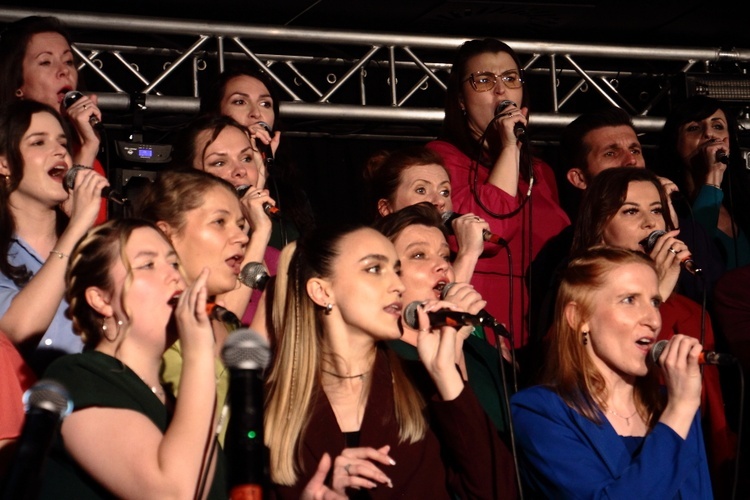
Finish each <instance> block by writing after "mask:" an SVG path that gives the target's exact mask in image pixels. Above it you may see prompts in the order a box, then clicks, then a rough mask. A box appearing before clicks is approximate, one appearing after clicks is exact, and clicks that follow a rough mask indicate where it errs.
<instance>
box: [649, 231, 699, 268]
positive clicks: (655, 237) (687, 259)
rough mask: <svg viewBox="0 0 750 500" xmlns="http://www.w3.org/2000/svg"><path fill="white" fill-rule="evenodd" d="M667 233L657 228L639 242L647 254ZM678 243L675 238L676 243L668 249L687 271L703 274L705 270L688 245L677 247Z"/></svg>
mask: <svg viewBox="0 0 750 500" xmlns="http://www.w3.org/2000/svg"><path fill="white" fill-rule="evenodd" d="M666 234H667V232H666V231H663V230H661V229H657V230H655V231H652V232H651V233H650V234H649V235H648V236H647V237H646V238H644V239H642V240H641V241H639V242H638V244H640V245H641V246H642V247H643V249H644V250H645V252H646V253H647V254H651V252H652V251H653V250H654V248H655V247H656V244H657V242H658V241H659V240H660V238H661V237H662V236H665V235H666ZM665 241H666V240H665ZM677 243H678V242H677V241H676V240H675V243H672V244H671V245H670V246H669V247H668V250H667V251H668V252H670V253H671V254H673V255H674V257H675V258H676V259H678V260H679V262H680V266H681V267H682V268H683V269H685V270H686V271H688V272H689V273H690V274H693V275H701V274H703V270H702V269H701V268H700V267H698V266H697V265H696V263H695V262H694V261H693V258H692V255H691V254H690V251H689V250H688V248H687V246H685V248H675V247H676V246H677ZM679 243H681V242H679ZM680 254H683V255H682V256H680Z"/></svg>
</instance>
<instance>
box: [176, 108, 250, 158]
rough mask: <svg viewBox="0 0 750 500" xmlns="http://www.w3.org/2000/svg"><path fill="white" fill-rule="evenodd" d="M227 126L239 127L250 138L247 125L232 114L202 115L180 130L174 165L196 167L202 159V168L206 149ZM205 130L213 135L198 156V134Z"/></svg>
mask: <svg viewBox="0 0 750 500" xmlns="http://www.w3.org/2000/svg"><path fill="white" fill-rule="evenodd" d="M227 127H234V128H236V129H239V130H240V131H242V133H243V134H245V135H246V136H247V137H248V141H249V140H250V133H249V132H248V130H247V127H245V126H244V125H242V124H241V123H239V122H238V121H236V120H235V119H234V118H232V117H230V116H226V115H220V114H214V113H210V114H204V115H200V116H198V117H196V118H194V119H193V120H191V121H190V123H188V125H187V126H185V127H184V128H182V129H181V130H180V131H179V133H178V135H177V138H176V140H175V143H174V149H173V150H172V165H173V166H174V167H176V168H179V169H182V168H195V164H196V160H200V164H201V170H202V169H203V168H202V165H203V155H205V153H206V149H207V148H208V146H210V145H211V143H213V142H214V141H215V140H216V138H217V137H219V134H221V132H222V131H223V130H224V129H225V128H227ZM205 131H210V132H211V135H210V137H209V140H208V142H207V143H206V144H205V145H204V146H203V148H202V149H201V151H200V157H198V151H197V147H198V136H199V135H200V134H202V133H203V132H205Z"/></svg>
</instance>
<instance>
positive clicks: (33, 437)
mask: <svg viewBox="0 0 750 500" xmlns="http://www.w3.org/2000/svg"><path fill="white" fill-rule="evenodd" d="M23 404H24V406H25V408H26V417H25V420H24V424H23V429H22V430H21V436H20V438H19V439H18V448H17V449H16V453H15V455H14V458H13V460H12V461H11V462H10V463H11V465H10V468H9V469H8V474H7V475H6V476H5V482H4V485H3V489H2V495H1V496H0V498H2V499H3V500H10V499H24V500H25V499H29V500H31V499H34V498H37V495H38V488H39V483H40V478H41V477H42V474H43V469H44V466H45V462H46V459H47V454H48V453H49V449H50V447H51V446H52V441H53V439H54V437H55V435H56V433H57V430H58V425H59V423H60V421H61V420H62V419H63V418H65V417H66V416H68V415H69V414H70V412H71V411H73V400H72V399H71V398H70V395H69V394H68V391H67V389H66V388H65V387H63V386H62V385H61V384H59V383H58V382H55V381H53V380H48V379H42V380H40V381H39V382H37V383H36V384H34V385H33V386H31V388H29V390H27V391H26V392H25V393H24V395H23Z"/></svg>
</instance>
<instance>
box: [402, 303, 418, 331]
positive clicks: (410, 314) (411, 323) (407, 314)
mask: <svg viewBox="0 0 750 500" xmlns="http://www.w3.org/2000/svg"><path fill="white" fill-rule="evenodd" d="M420 304H421V302H420V301H418V300H415V301H414V302H410V303H409V305H407V306H406V308H405V309H404V323H406V326H408V327H409V328H412V329H414V330H418V329H419V317H417V308H418V307H419V305H420Z"/></svg>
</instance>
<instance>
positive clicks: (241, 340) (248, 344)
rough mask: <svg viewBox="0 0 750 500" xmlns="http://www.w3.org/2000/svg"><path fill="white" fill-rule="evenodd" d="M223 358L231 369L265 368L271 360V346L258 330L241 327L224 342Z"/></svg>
mask: <svg viewBox="0 0 750 500" xmlns="http://www.w3.org/2000/svg"><path fill="white" fill-rule="evenodd" d="M221 359H222V361H223V362H224V365H225V366H226V367H227V368H230V369H240V370H265V369H266V367H267V366H268V363H269V361H270V360H271V348H270V347H269V345H268V342H266V339H264V338H263V337H261V335H260V334H259V333H258V332H256V331H255V330H251V329H249V328H241V329H239V330H236V331H235V332H233V333H231V334H230V335H229V338H227V340H226V342H224V347H223V348H222V350H221Z"/></svg>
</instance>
